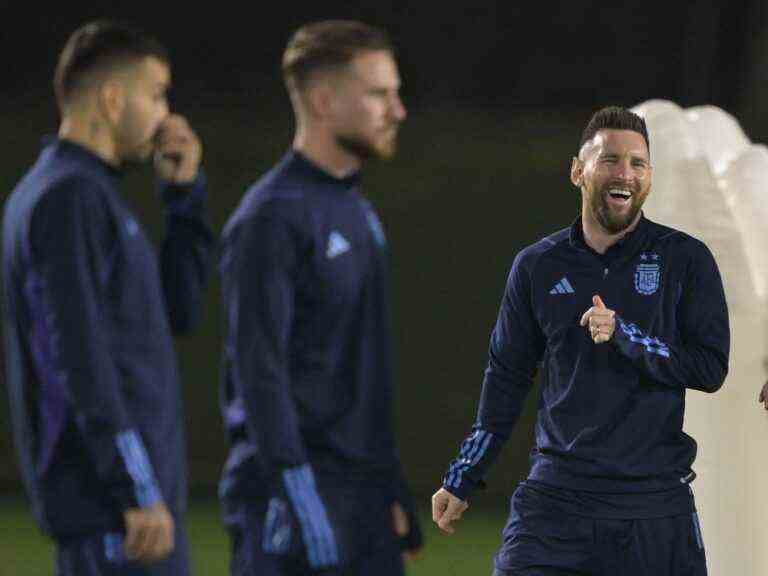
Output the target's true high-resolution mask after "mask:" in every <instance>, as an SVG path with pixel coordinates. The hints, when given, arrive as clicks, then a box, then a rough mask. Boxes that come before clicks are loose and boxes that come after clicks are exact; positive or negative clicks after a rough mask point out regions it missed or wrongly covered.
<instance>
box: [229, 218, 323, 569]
mask: <svg viewBox="0 0 768 576" xmlns="http://www.w3.org/2000/svg"><path fill="white" fill-rule="evenodd" d="M238 234H239V236H238V237H237V239H236V240H235V241H234V243H233V244H232V245H231V246H230V248H229V251H228V253H227V254H225V256H224V258H225V259H227V267H228V269H229V270H231V274H232V279H233V280H232V282H231V285H232V286H233V288H232V290H231V293H230V294H229V295H228V301H227V302H226V306H227V309H228V311H227V318H228V330H229V331H230V338H229V342H230V345H231V346H233V347H234V349H233V350H230V351H229V353H231V354H232V356H233V375H234V378H235V385H236V386H238V387H240V389H241V390H242V394H243V396H244V399H245V409H246V414H247V417H246V426H247V431H248V434H249V435H250V436H251V438H252V441H253V442H254V443H255V444H256V445H257V446H258V449H259V455H260V460H261V461H262V462H263V463H264V465H265V466H266V467H267V472H268V474H269V476H270V478H271V479H272V481H273V484H274V487H275V489H276V490H277V491H278V493H280V494H281V496H282V497H285V498H287V500H288V501H289V502H290V504H291V508H292V510H293V512H294V514H295V516H296V519H297V520H298V522H299V525H300V526H301V531H302V538H303V540H304V543H305V545H306V549H307V557H308V561H309V563H310V566H311V567H312V568H313V569H320V568H324V567H334V566H336V565H337V564H338V550H337V545H336V538H335V535H334V532H333V528H332V527H331V524H330V521H329V519H328V513H327V511H326V508H325V504H324V502H323V500H322V498H321V497H320V494H319V493H318V490H317V486H316V484H315V477H314V472H313V470H312V466H311V465H310V463H309V461H308V457H307V452H306V449H305V446H304V442H303V439H302V436H301V432H300V429H299V417H298V414H297V408H296V405H295V403H294V400H293V395H292V392H291V382H290V369H289V364H290V350H289V338H290V335H291V330H292V327H293V320H294V287H295V282H296V274H297V268H298V265H299V261H300V258H301V257H302V255H303V251H302V247H301V240H300V234H299V232H298V231H297V230H295V229H294V228H293V227H292V226H291V225H290V224H289V223H288V222H287V220H286V219H285V218H283V217H281V215H280V214H279V212H278V211H274V210H272V209H271V208H270V207H269V206H267V207H264V208H262V210H261V211H260V212H259V214H258V215H255V216H252V217H251V218H249V219H248V220H246V221H244V222H243V223H242V224H241V226H240V229H239V232H238Z"/></svg>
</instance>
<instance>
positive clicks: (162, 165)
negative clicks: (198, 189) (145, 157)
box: [155, 114, 203, 184]
mask: <svg viewBox="0 0 768 576" xmlns="http://www.w3.org/2000/svg"><path fill="white" fill-rule="evenodd" d="M202 156H203V146H202V144H201V143H200V139H199V138H198V137H197V134H195V133H194V131H193V130H192V128H190V126H189V123H188V122H187V120H186V119H185V118H184V117H183V116H179V115H177V114H172V115H170V116H168V118H166V119H165V121H164V122H163V124H162V125H161V126H160V129H159V131H158V134H157V143H156V147H155V171H156V172H157V175H158V176H159V177H160V178H162V179H163V180H167V181H168V182H173V183H174V184H189V183H190V182H193V181H194V180H195V178H197V171H198V169H199V168H200V159H201V158H202Z"/></svg>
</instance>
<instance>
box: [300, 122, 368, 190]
mask: <svg viewBox="0 0 768 576" xmlns="http://www.w3.org/2000/svg"><path fill="white" fill-rule="evenodd" d="M293 149H294V150H296V151H297V152H301V154H303V155H304V156H306V157H307V158H308V159H309V160H310V161H311V162H312V163H313V164H315V165H317V166H319V167H320V168H322V169H323V170H325V171H326V172H328V173H329V174H330V175H332V176H334V177H335V178H346V177H347V176H349V175H350V174H352V173H353V172H356V171H358V170H360V167H361V166H362V161H361V160H360V158H359V157H358V156H356V155H354V154H351V153H350V152H348V151H346V150H344V149H343V148H341V146H339V145H338V143H337V142H336V141H335V139H334V138H333V136H332V135H331V134H329V133H327V132H325V131H319V130H308V129H304V130H298V131H297V132H296V136H295V137H294V139H293Z"/></svg>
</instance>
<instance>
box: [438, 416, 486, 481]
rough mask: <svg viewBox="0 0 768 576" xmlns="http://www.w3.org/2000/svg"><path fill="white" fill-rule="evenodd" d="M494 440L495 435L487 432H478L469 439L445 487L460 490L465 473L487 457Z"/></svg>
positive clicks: (448, 476) (447, 477) (452, 467)
mask: <svg viewBox="0 0 768 576" xmlns="http://www.w3.org/2000/svg"><path fill="white" fill-rule="evenodd" d="M492 439H493V434H491V433H490V432H486V431H485V430H476V431H475V432H474V433H473V434H472V435H471V436H470V437H469V438H467V440H466V441H465V442H464V444H463V445H462V447H461V451H460V453H459V458H458V459H457V460H456V461H455V462H454V463H453V465H452V466H451V470H450V472H449V473H448V475H447V476H446V478H445V485H446V486H450V487H452V488H459V486H460V485H461V481H462V479H463V476H464V473H465V472H466V471H467V470H468V469H469V468H471V467H472V466H475V465H476V464H477V463H478V462H479V461H480V460H481V459H482V458H483V456H485V453H486V452H487V451H488V446H489V445H490V443H491V440H492Z"/></svg>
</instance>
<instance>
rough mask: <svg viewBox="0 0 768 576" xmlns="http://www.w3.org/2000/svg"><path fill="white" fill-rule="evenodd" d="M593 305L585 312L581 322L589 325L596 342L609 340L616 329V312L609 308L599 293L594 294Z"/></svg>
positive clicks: (583, 324) (600, 342)
mask: <svg viewBox="0 0 768 576" xmlns="http://www.w3.org/2000/svg"><path fill="white" fill-rule="evenodd" d="M592 304H593V306H592V307H591V308H590V309H589V310H587V311H586V312H584V315H583V316H582V317H581V322H580V324H581V325H582V326H587V327H588V329H589V335H590V336H591V337H592V340H594V341H595V344H602V343H603V342H608V341H609V340H610V339H611V338H613V333H614V332H615V330H616V312H614V311H613V310H609V309H608V307H607V306H606V305H605V303H604V302H603V299H602V298H600V296H598V295H594V296H592Z"/></svg>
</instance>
